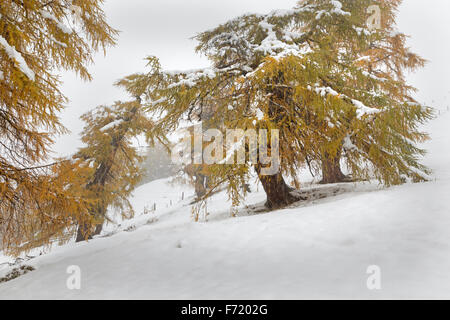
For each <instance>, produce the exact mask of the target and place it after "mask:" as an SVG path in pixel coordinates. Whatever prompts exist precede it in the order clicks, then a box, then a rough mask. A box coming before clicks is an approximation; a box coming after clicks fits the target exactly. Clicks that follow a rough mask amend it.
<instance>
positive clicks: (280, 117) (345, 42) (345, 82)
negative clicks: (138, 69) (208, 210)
mask: <svg viewBox="0 0 450 320" xmlns="http://www.w3.org/2000/svg"><path fill="white" fill-rule="evenodd" d="M376 3H377V4H378V5H379V7H380V11H381V17H382V25H381V28H379V29H370V28H369V27H368V26H367V20H368V18H369V15H368V13H367V8H368V7H369V6H370V5H372V4H373V2H372V1H369V0H367V1H366V0H363V1H352V0H342V1H337V0H305V1H301V2H299V4H298V6H297V7H296V8H294V9H292V10H277V11H274V12H271V13H269V14H264V15H261V14H248V15H244V16H241V17H238V18H236V19H233V20H230V21H229V22H227V23H225V24H223V25H220V26H219V27H217V28H215V29H212V30H210V31H207V32H204V33H201V34H199V35H198V36H197V37H196V38H197V40H198V41H199V45H198V48H197V50H198V52H200V53H203V54H205V55H206V56H207V57H208V58H209V59H210V61H211V63H212V66H211V67H209V68H205V69H199V70H191V71H185V72H180V71H176V72H167V71H164V70H162V69H161V66H160V64H159V62H158V60H157V59H156V58H154V57H153V58H149V61H150V67H151V71H150V72H148V73H147V74H137V75H133V77H135V78H136V79H140V80H139V81H138V82H139V83H141V85H143V86H146V87H147V91H146V92H147V95H146V102H145V103H146V105H147V108H148V110H149V111H151V112H154V113H156V114H160V115H162V118H161V120H160V121H159V122H158V123H157V124H156V128H155V133H156V134H159V133H162V132H169V131H173V130H175V129H177V128H178V127H179V126H180V124H181V123H183V122H184V121H194V122H195V121H197V120H196V119H194V118H193V115H201V114H202V113H203V111H204V110H205V109H207V108H210V107H211V106H213V107H214V109H215V113H214V115H213V117H212V118H211V119H209V120H207V121H203V122H204V123H205V124H206V125H207V127H216V128H218V129H221V130H223V131H225V130H226V128H239V129H243V130H247V129H278V130H279V131H280V138H279V139H280V140H279V142H280V154H281V164H280V165H281V170H280V172H278V173H277V174H275V175H272V176H265V175H262V174H260V172H261V169H262V168H263V167H264V165H263V164H262V163H260V162H259V161H257V163H249V162H247V163H246V164H244V165H211V166H209V168H208V172H209V173H210V176H209V178H210V179H209V180H210V183H211V187H210V188H211V189H214V188H216V187H218V186H220V185H222V184H226V185H227V186H228V190H229V192H230V195H231V197H232V199H233V204H236V203H238V202H239V199H240V196H241V195H240V192H241V190H242V189H243V185H244V184H245V183H246V182H247V181H248V179H249V177H250V170H251V169H252V168H253V169H254V170H255V171H256V172H257V174H258V177H259V180H260V182H261V183H262V185H263V187H264V190H265V191H266V194H267V204H266V205H267V206H268V207H269V208H277V207H280V206H284V205H287V204H289V203H291V202H293V201H296V200H298V199H299V197H298V196H296V194H295V193H294V192H292V191H293V190H292V188H291V187H290V186H288V185H287V184H286V182H285V180H284V176H290V177H291V178H292V179H293V181H294V183H295V186H296V187H297V188H298V187H300V181H298V179H297V173H298V170H299V169H300V168H301V167H303V166H304V165H305V163H306V162H315V163H319V164H321V169H322V170H323V171H324V172H323V176H324V182H336V181H339V180H340V179H342V178H343V176H342V175H341V172H340V168H339V164H340V158H341V157H342V156H344V157H345V162H346V165H347V167H348V169H349V171H350V173H351V174H352V176H353V178H355V179H372V178H376V179H378V180H380V181H381V182H383V183H385V184H386V185H392V184H399V183H402V182H404V181H405V180H407V179H412V180H414V181H423V180H425V179H426V178H427V174H428V169H427V168H425V167H424V166H423V165H421V164H420V162H419V159H420V157H421V156H422V155H423V154H424V151H423V150H421V149H419V148H418V147H417V143H418V142H422V141H423V140H425V139H427V135H426V134H424V133H422V132H420V131H419V130H418V128H419V126H420V124H422V123H424V122H425V121H426V120H427V119H429V118H430V117H431V111H430V109H429V108H425V107H423V106H421V105H420V104H419V103H417V101H415V100H414V99H413V98H412V96H411V93H412V92H413V91H414V88H412V87H411V86H409V85H408V84H407V83H406V81H405V79H404V77H403V73H404V72H405V71H406V70H415V69H416V68H418V67H421V66H422V65H423V64H424V60H423V59H421V58H420V57H418V56H417V55H416V54H414V53H412V52H410V51H409V49H408V48H406V46H405V38H406V37H405V35H403V34H401V33H399V32H397V31H396V30H394V22H395V12H396V9H397V7H398V5H399V3H400V1H381V0H380V1H377V2H376ZM246 148H247V151H248V150H249V146H248V144H246ZM270 148H271V147H270V146H269V149H270ZM208 194H209V193H208ZM208 194H207V195H206V196H208ZM244 195H245V194H244Z"/></svg>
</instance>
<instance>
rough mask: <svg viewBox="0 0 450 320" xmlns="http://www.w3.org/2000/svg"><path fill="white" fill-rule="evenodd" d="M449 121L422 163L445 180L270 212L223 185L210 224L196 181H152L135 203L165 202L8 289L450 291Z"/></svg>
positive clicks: (364, 187)
mask: <svg viewBox="0 0 450 320" xmlns="http://www.w3.org/2000/svg"><path fill="white" fill-rule="evenodd" d="M449 122H450V113H445V114H443V115H441V116H440V117H439V118H438V119H437V120H435V121H433V122H432V123H431V124H430V125H429V128H428V131H429V132H431V134H432V137H433V140H432V141H430V142H428V143H427V144H426V148H427V149H428V150H429V152H430V153H429V155H428V156H427V158H426V161H425V162H426V164H427V165H429V166H430V167H431V168H432V169H433V170H434V176H435V177H436V181H432V182H428V183H423V184H408V185H404V186H399V187H395V188H390V189H381V188H379V187H378V186H376V185H372V184H359V185H353V184H350V185H345V186H341V188H343V190H345V191H346V192H345V193H343V194H340V195H337V196H335V197H330V198H327V199H323V200H317V201H310V202H308V203H305V204H302V205H301V206H298V207H295V208H289V209H284V210H280V211H277V212H272V213H260V214H255V213H249V211H248V210H245V209H242V210H241V212H240V216H239V217H237V218H230V217H229V207H230V205H229V202H227V196H226V195H225V194H224V193H220V194H217V195H215V196H214V198H213V199H212V200H211V201H210V202H209V203H208V211H209V213H210V216H209V217H208V220H209V221H208V222H206V223H196V222H193V221H192V219H191V217H190V215H191V210H190V206H189V201H191V198H189V197H191V196H192V194H193V191H192V190H191V189H189V188H187V187H185V186H176V185H170V184H168V183H167V180H159V181H155V182H152V183H150V184H148V185H144V186H142V187H141V188H139V189H138V190H137V191H136V192H135V196H134V199H133V203H134V206H135V209H136V211H137V213H142V212H143V208H144V207H145V206H146V205H147V206H148V207H149V208H150V207H151V206H152V205H153V203H155V202H156V203H157V211H156V213H149V214H146V215H141V216H139V217H137V218H135V219H133V220H131V221H127V222H124V223H123V224H122V225H121V226H120V227H117V226H116V227H113V226H110V227H108V229H109V230H110V231H111V230H116V231H115V232H111V234H110V235H109V236H107V237H101V238H97V239H94V240H93V241H90V242H89V243H82V244H73V243H72V244H69V245H66V246H63V247H59V248H55V249H54V250H53V251H52V252H51V253H49V254H45V255H42V256H39V257H37V258H34V259H32V260H29V261H28V262H27V263H26V264H27V265H31V266H34V267H35V268H36V270H35V271H33V272H31V273H28V274H26V275H24V276H22V277H20V278H18V279H15V280H12V281H9V282H6V283H3V284H0V299H11V298H52V299H65V298H69V299H80V298H83V299H92V298H101V299H103V298H118V299H123V298H136V299H144V298H145V299H166V298H170V299H184V298H186V299H216V298H221V299H300V298H332V299H333V298H362V299H366V298H375V299H381V298H447V299H448V298H450V231H449V230H450V201H448V196H449V192H450V130H449V128H448V123H449ZM252 188H253V192H252V193H251V194H250V196H249V198H248V200H247V203H248V204H259V205H260V204H261V203H262V202H263V201H264V194H263V192H262V190H261V188H259V190H257V187H256V186H253V187H252ZM326 188H329V187H326ZM183 191H184V192H185V193H186V198H187V199H185V200H184V201H181V193H182V192H183ZM169 195H170V196H169ZM170 200H172V206H170ZM124 230H126V231H124ZM3 259H5V258H3ZM0 262H1V261H0ZM70 265H78V266H79V267H80V268H81V272H82V273H81V283H82V284H81V290H69V289H67V287H66V280H67V278H68V276H69V275H68V274H67V273H66V269H67V267H68V266H70ZM370 265H377V266H379V267H380V268H381V284H382V289H381V290H378V291H370V290H368V289H367V286H366V281H367V277H368V275H367V273H366V270H367V268H368V266H370ZM6 271H7V270H6V269H5V268H4V269H3V270H1V269H0V272H2V273H3V274H4V273H5V272H6ZM1 275H2V274H1V273H0V276H1Z"/></svg>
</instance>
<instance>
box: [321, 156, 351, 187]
mask: <svg viewBox="0 0 450 320" xmlns="http://www.w3.org/2000/svg"><path fill="white" fill-rule="evenodd" d="M349 181H350V179H349V177H347V176H346V175H345V174H343V173H342V170H341V157H340V155H338V156H336V157H334V158H333V157H331V156H330V155H329V154H328V153H325V155H324V157H323V159H322V181H321V182H320V183H321V184H329V183H340V182H349Z"/></svg>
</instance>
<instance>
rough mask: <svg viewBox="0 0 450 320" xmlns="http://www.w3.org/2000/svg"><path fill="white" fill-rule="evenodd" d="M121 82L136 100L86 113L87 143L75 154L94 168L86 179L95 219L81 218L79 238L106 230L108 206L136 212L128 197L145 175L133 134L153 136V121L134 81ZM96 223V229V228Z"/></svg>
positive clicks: (128, 213) (129, 214) (84, 138)
mask: <svg viewBox="0 0 450 320" xmlns="http://www.w3.org/2000/svg"><path fill="white" fill-rule="evenodd" d="M118 85H119V86H123V87H125V88H126V89H128V91H129V93H131V94H132V95H133V96H134V97H135V98H136V100H135V101H131V102H116V103H115V104H114V105H113V106H111V107H108V106H100V107H98V108H96V109H95V110H93V111H91V112H88V113H87V114H85V115H83V116H82V119H83V120H84V121H85V122H86V126H85V129H84V131H83V136H82V141H83V142H84V143H85V144H86V147H83V148H81V149H80V150H79V151H78V152H77V153H76V154H75V155H74V157H73V158H74V159H75V160H81V161H82V164H81V165H80V168H87V167H88V168H91V174H90V176H89V177H88V178H87V179H86V181H85V184H84V185H85V190H86V195H85V197H86V198H88V199H90V200H91V206H90V207H89V214H90V216H91V218H92V219H91V220H90V221H88V222H80V225H79V228H78V232H77V239H76V240H77V241H83V240H85V239H87V238H91V236H92V235H97V234H99V233H100V232H101V231H102V226H103V223H104V222H105V221H106V220H107V219H108V216H107V210H108V208H114V209H116V210H117V211H119V212H121V214H122V216H124V217H125V218H130V217H132V216H133V208H132V206H131V204H130V202H129V201H128V197H129V196H130V194H131V192H132V191H133V190H134V189H135V187H136V185H137V184H138V183H139V181H140V180H141V178H142V174H143V169H142V167H141V165H140V164H141V163H142V161H143V160H144V157H143V155H141V154H140V153H139V150H138V149H137V148H136V147H135V146H133V140H132V139H133V138H137V137H138V136H140V135H144V136H145V137H146V139H147V141H148V142H150V143H153V140H152V139H151V137H152V136H151V130H152V126H153V123H152V121H151V120H150V119H149V118H148V117H147V116H146V113H145V112H144V111H143V109H142V105H141V98H140V96H141V92H139V91H135V90H134V89H133V88H130V82H128V81H126V80H122V81H119V82H118ZM93 227H95V229H94V228H93Z"/></svg>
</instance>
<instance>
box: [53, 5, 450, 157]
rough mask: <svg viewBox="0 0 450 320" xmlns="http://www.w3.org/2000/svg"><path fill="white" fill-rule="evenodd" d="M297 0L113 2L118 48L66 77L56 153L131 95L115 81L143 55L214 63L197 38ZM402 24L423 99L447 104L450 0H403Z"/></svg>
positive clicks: (109, 10)
mask: <svg viewBox="0 0 450 320" xmlns="http://www.w3.org/2000/svg"><path fill="white" fill-rule="evenodd" d="M355 1H357V0H355ZM296 2H297V1H296V0H278V1H273V0H227V1H214V0H151V1H148V0H127V1H119V0H107V1H106V3H105V7H104V9H105V12H106V15H107V18H108V21H109V23H110V24H111V25H112V26H113V27H114V28H116V29H119V30H120V31H121V33H120V35H119V39H118V44H117V46H116V47H113V48H110V49H109V50H108V52H107V55H106V57H105V56H103V54H99V55H97V56H96V58H95V64H94V65H92V66H91V67H90V69H89V70H90V72H91V74H92V75H93V77H94V80H93V81H91V82H83V81H81V80H80V79H79V78H77V77H76V76H75V75H74V74H72V73H65V74H63V76H62V80H63V81H64V85H63V92H64V93H65V95H66V96H67V97H68V98H69V99H70V102H69V104H68V106H67V108H66V109H65V110H64V111H63V112H62V113H61V118H62V122H63V124H64V125H65V126H66V127H67V128H68V129H69V130H70V131H71V134H68V135H65V136H62V137H59V138H58V140H57V142H56V144H55V146H54V148H53V150H54V156H67V155H70V154H72V153H74V152H75V151H76V150H77V149H78V148H79V147H80V146H82V142H81V141H80V136H79V135H80V133H81V132H82V130H83V125H84V123H83V122H82V121H81V120H80V119H79V117H80V116H81V115H82V114H83V113H85V112H87V111H89V110H91V109H93V108H95V107H96V106H98V105H109V104H112V103H113V102H114V101H117V100H128V99H130V97H128V96H127V94H126V93H124V91H123V90H121V89H119V88H115V87H114V86H113V83H114V82H115V81H116V80H118V79H120V78H122V77H124V76H126V75H128V74H131V73H134V72H143V71H144V70H145V61H144V58H145V57H146V56H148V55H155V56H157V57H159V58H160V60H161V63H162V66H163V68H164V69H169V70H172V69H176V70H179V69H192V68H198V67H206V66H208V61H207V60H206V58H205V57H202V56H200V55H198V54H196V53H195V51H194V48H195V46H196V42H195V41H194V40H192V39H191V38H192V37H193V36H195V35H196V34H197V33H199V32H202V31H205V30H208V29H211V28H213V27H215V26H217V25H218V24H220V23H223V22H226V21H227V20H229V19H231V18H233V17H236V16H239V15H241V14H244V13H247V12H259V13H265V12H269V11H271V10H274V9H290V8H292V7H294V6H295V4H296ZM398 29H399V30H400V31H401V32H404V33H406V34H408V35H411V36H412V37H411V38H410V39H409V46H410V47H411V48H412V49H413V51H415V52H416V53H418V54H420V55H421V56H422V57H424V58H425V59H427V60H428V61H429V62H428V64H427V66H426V67H425V68H424V69H422V70H420V71H418V72H417V73H414V74H411V75H409V82H410V83H411V84H412V85H413V86H415V87H417V88H419V89H420V91H419V92H418V93H417V99H418V100H419V101H420V102H422V103H426V104H427V105H431V106H433V107H436V108H437V109H441V110H445V109H447V107H448V106H450V81H449V76H450V75H449V73H450V58H449V57H450V54H449V53H450V1H448V0H430V1H423V0H404V3H403V5H402V6H401V8H400V12H399V16H398Z"/></svg>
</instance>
